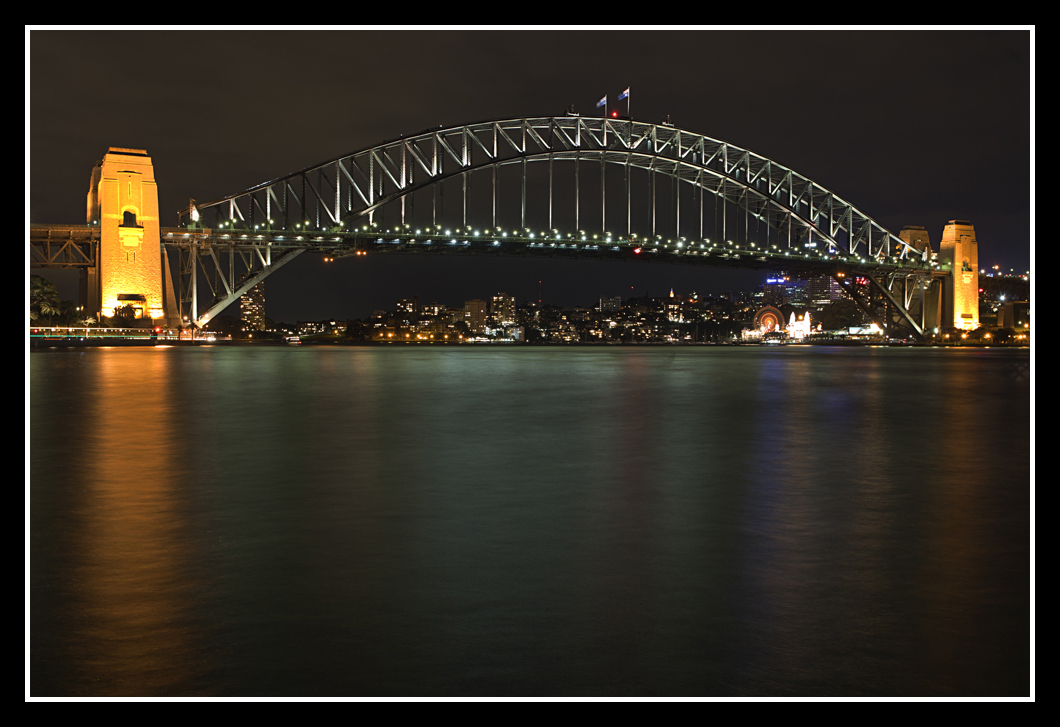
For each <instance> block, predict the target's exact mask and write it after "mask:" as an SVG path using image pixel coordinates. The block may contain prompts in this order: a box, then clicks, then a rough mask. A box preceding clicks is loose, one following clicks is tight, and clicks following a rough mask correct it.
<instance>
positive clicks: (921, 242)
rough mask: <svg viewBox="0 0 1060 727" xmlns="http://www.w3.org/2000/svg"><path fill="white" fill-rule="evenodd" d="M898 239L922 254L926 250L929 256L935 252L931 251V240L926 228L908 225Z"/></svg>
mask: <svg viewBox="0 0 1060 727" xmlns="http://www.w3.org/2000/svg"><path fill="white" fill-rule="evenodd" d="M898 237H900V238H901V239H902V240H904V241H905V242H908V243H909V244H910V245H912V246H913V247H915V248H916V249H917V250H920V251H921V252H923V251H924V250H927V251H928V254H930V253H931V252H933V251H932V249H931V238H930V237H929V236H928V231H927V228H926V227H920V226H918V225H906V226H905V227H903V228H902V231H901V232H899V233H898Z"/></svg>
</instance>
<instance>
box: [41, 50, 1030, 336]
mask: <svg viewBox="0 0 1060 727" xmlns="http://www.w3.org/2000/svg"><path fill="white" fill-rule="evenodd" d="M398 39H401V40H403V41H405V42H404V44H403V53H402V56H401V57H400V58H395V59H394V60H393V62H391V63H386V64H383V63H376V62H375V60H374V59H376V58H378V57H380V54H383V53H384V52H386V49H387V48H389V47H390V46H391V45H392V44H393V43H394V42H395V41H396V40H398ZM543 42H548V43H556V42H561V43H563V44H564V45H565V54H564V58H563V60H562V61H559V60H553V59H551V58H540V57H539V54H536V53H534V54H533V58H534V60H533V61H530V60H527V56H528V54H529V53H530V51H532V50H533V49H534V48H535V47H536V46H537V45H538V44H540V43H543ZM1030 42H1031V40H1030V33H1029V31H1021V30H997V31H966V30H954V31H946V30H941V31H940V30H920V31H907V30H898V31H892V30H886V31H882V30H881V31H877V30H845V31H585V30H574V31H439V32H425V31H412V32H397V31H338V32H324V31H295V32H278V31H276V32H261V31H253V32H240V33H226V32H216V31H215V32H209V33H197V32H190V31H150V30H148V31H51V30H33V31H27V45H28V51H27V57H28V60H27V63H28V68H27V71H28V76H29V79H28V83H27V96H28V99H27V109H28V113H29V115H30V116H29V118H30V120H31V122H30V123H27V137H28V141H27V150H28V153H29V161H28V168H27V176H28V179H27V182H28V186H29V189H30V194H29V198H28V199H27V207H28V215H27V216H28V218H29V220H30V221H31V222H64V223H70V222H78V221H80V220H81V218H82V217H83V215H84V194H85V190H86V189H87V186H88V185H87V182H88V176H89V172H90V170H91V165H92V164H94V163H95V162H96V161H98V159H99V158H100V157H102V155H103V153H104V152H105V151H106V148H107V146H108V145H127V146H136V147H140V148H145V149H146V150H147V152H148V153H149V154H150V155H151V156H152V159H153V160H154V163H155V165H156V170H157V172H156V175H157V179H158V187H159V200H160V204H159V206H160V214H161V216H162V221H163V224H175V220H176V210H177V209H178V208H179V207H182V206H185V205H186V204H187V200H188V198H190V197H195V198H196V199H198V200H200V201H202V200H209V199H214V198H216V197H219V196H223V195H225V194H230V193H232V192H236V191H239V190H240V189H244V188H246V187H248V186H251V185H253V184H256V183H258V182H262V181H265V180H267V179H272V178H275V177H277V176H280V175H282V174H286V173H288V172H291V171H294V170H296V169H300V168H303V167H306V166H309V165H312V164H314V163H318V162H320V161H323V160H324V159H327V158H332V157H334V156H336V155H337V154H341V153H346V152H348V151H350V150H352V149H357V148H363V147H365V146H369V145H372V144H375V143H378V142H380V141H382V140H384V139H391V138H395V137H397V136H400V135H404V134H409V133H416V132H418V131H420V130H422V129H424V128H427V127H432V126H438V125H439V124H459V123H465V122H469V121H476V120H482V119H486V118H503V117H512V116H519V115H524V114H542V113H544V114H556V115H560V114H562V113H564V111H565V110H566V109H567V108H568V107H570V106H571V105H572V104H573V106H574V108H575V110H576V111H578V112H580V113H581V114H582V115H585V116H593V115H598V114H599V113H600V112H599V111H597V110H596V108H595V103H596V101H597V100H598V99H599V98H600V97H601V96H603V95H604V94H605V93H606V94H608V95H609V99H617V96H618V93H619V92H620V91H622V90H623V89H625V88H627V87H628V88H630V89H631V95H633V96H636V97H637V102H636V105H633V106H632V107H631V108H632V112H633V116H634V118H636V119H643V120H648V121H656V122H657V121H661V120H662V119H663V118H664V117H667V116H669V117H670V118H671V119H672V120H673V122H674V123H675V124H676V125H677V126H679V127H681V128H686V129H689V130H692V131H696V132H700V133H704V134H707V135H710V136H712V137H714V138H719V139H723V140H726V141H730V142H732V143H734V144H738V145H742V146H744V147H746V148H748V149H751V150H753V151H755V152H758V153H761V154H764V155H766V156H768V157H770V158H773V159H775V160H777V161H778V162H779V163H782V164H785V165H787V166H789V167H791V168H792V169H795V170H797V171H799V172H800V173H803V174H806V175H807V176H808V177H810V178H812V179H814V180H816V181H818V182H820V183H821V184H823V185H825V186H826V187H828V188H830V189H833V190H834V191H835V192H836V193H837V194H840V195H842V196H843V197H844V198H846V199H849V200H850V201H852V202H853V203H854V204H857V205H858V206H859V207H860V208H861V209H863V210H864V211H865V212H866V213H868V214H869V215H871V216H873V217H874V218H875V219H876V220H877V221H879V222H880V223H881V224H883V225H884V226H885V227H887V228H888V229H890V230H891V231H892V232H895V233H897V230H899V229H901V228H902V227H903V226H905V225H922V226H924V227H926V228H927V230H928V232H929V234H930V236H931V238H932V240H934V241H936V242H935V249H936V250H937V249H938V243H937V240H939V239H940V237H941V233H942V227H943V226H944V225H945V223H946V222H947V221H948V220H950V219H955V218H962V219H969V220H971V221H972V222H973V224H974V225H975V229H976V231H977V234H978V236H979V240H980V244H981V247H982V253H981V257H982V263H983V264H984V265H986V266H992V265H994V264H999V265H1001V266H1002V267H1003V268H1008V267H1013V268H1015V269H1016V270H1017V271H1022V270H1026V269H1029V267H1030V264H1031V254H1032V249H1031V242H1030V236H1031V221H1030V220H1031V209H1030V204H1031V199H1032V198H1031V190H1030V181H1029V180H1030V150H1031V144H1032V131H1033V127H1032V121H1031V118H1030V112H1029V109H1030V101H1031V94H1032V91H1031V86H1030V80H1031V75H1030V71H1031V70H1032V69H1031V66H1030V54H1029V50H1030ZM171 43H172V44H177V43H179V44H180V47H182V48H183V52H182V53H178V54H157V55H148V53H149V51H151V50H153V49H154V48H157V47H165V46H166V45H167V44H171ZM703 46H710V48H711V53H709V54H705V55H706V56H709V57H711V58H715V57H719V58H723V59H724V58H739V59H740V65H739V71H740V72H739V73H735V72H734V70H735V69H734V66H733V65H732V64H727V63H722V64H721V66H722V68H721V70H719V69H718V64H717V63H713V62H711V63H707V62H705V61H704V57H705V55H704V54H703V53H702V51H701V48H702V47H703ZM351 47H354V48H356V51H351V50H350V48H351ZM600 47H603V48H605V49H606V48H612V47H613V48H615V49H617V50H616V55H615V58H614V62H613V63H610V64H608V68H607V70H603V69H601V68H600V67H599V66H598V64H597V63H596V62H595V58H596V54H597V53H598V52H599V48H600ZM748 47H751V48H754V49H755V52H754V53H751V54H748V53H746V52H743V51H744V50H745V49H746V48H748ZM866 48H871V49H873V51H872V52H871V53H867V52H866V51H865V49H866ZM310 49H311V51H310ZM520 49H524V50H520ZM737 51H740V53H737ZM130 53H131V54H133V55H136V56H138V57H142V58H144V60H143V62H142V63H140V64H138V66H137V67H135V68H129V67H128V64H125V63H124V62H123V59H125V58H127V57H128V55H129V54H130ZM351 53H352V55H350V54H351ZM252 57H254V58H256V57H264V58H267V59H270V60H271V59H275V61H277V63H275V64H274V65H273V66H269V65H268V64H267V63H266V64H265V65H263V66H262V67H261V68H260V69H259V68H257V67H255V66H253V65H252V64H248V63H247V62H246V61H245V60H244V59H245V58H252ZM306 57H311V58H313V59H316V60H317V61H318V62H317V63H310V64H309V65H310V68H308V69H307V68H302V67H300V66H299V65H298V64H297V63H294V64H292V63H290V62H287V61H288V60H289V59H293V58H306ZM361 57H363V59H364V60H363V62H362V63H360V64H357V63H348V62H344V61H347V60H349V59H351V58H352V59H354V60H355V59H357V58H361ZM792 58H796V59H799V60H801V61H803V62H804V64H805V66H806V67H807V68H808V69H810V70H811V71H812V70H813V69H818V70H819V71H820V76H821V77H822V79H823V78H828V79H829V80H828V81H827V82H825V81H823V80H822V82H821V83H820V84H819V85H815V84H814V82H812V81H811V82H809V83H808V82H806V81H805V75H806V74H802V73H800V74H797V75H793V76H791V77H790V78H785V77H784V76H783V74H779V75H778V72H777V70H776V69H777V68H778V67H782V65H778V64H781V61H786V60H787V61H790V59H792ZM75 59H76V60H75ZM206 59H209V60H206ZM427 59H430V63H427V62H426V61H427ZM496 59H500V60H501V62H496ZM797 65H798V64H797ZM827 65H831V68H829V73H827V74H825V73H824V68H825V67H826V66H827ZM571 67H579V68H581V69H582V70H583V72H582V73H580V74H572V73H570V68H571ZM675 68H676V69H677V70H673V69H675ZM325 70H326V72H325ZM329 73H331V74H334V75H333V76H330V77H329V75H328V74H329ZM228 75H231V76H233V77H239V78H240V79H242V81H243V84H244V85H242V86H241V87H240V88H239V89H238V92H233V91H231V90H229V89H228V88H227V87H228V84H227V83H226V82H225V81H224V80H223V79H224V78H225V77H228ZM809 75H810V76H811V77H813V76H814V74H813V73H810V74H809ZM93 78H94V79H107V78H119V79H120V82H119V83H118V84H116V86H115V88H121V87H124V88H127V89H130V90H132V89H135V90H136V93H135V97H136V99H137V103H138V104H140V105H141V106H142V109H141V110H142V111H143V112H144V113H139V112H137V113H135V114H130V113H128V108H127V107H124V108H125V110H124V111H123V110H122V109H123V107H122V105H121V104H118V103H114V102H113V101H114V99H116V98H117V96H116V95H115V94H117V91H114V92H103V91H98V90H96V89H98V88H99V87H100V85H102V87H104V88H106V87H108V85H107V84H105V83H104V84H99V83H97V82H90V81H91V79H93ZM214 78H216V79H217V83H216V84H211V83H210V79H214ZM188 79H195V80H194V81H189V80H188ZM454 79H460V81H459V83H454ZM212 85H216V88H212ZM295 88H297V90H292V89H295ZM484 88H485V89H489V90H488V91H486V92H482V91H481V90H480V89H484ZM292 96H297V97H298V98H299V99H302V98H304V99H305V105H304V106H302V105H301V104H297V103H296V104H279V105H278V106H277V105H269V106H268V111H267V112H266V113H258V112H251V111H245V110H246V109H250V108H253V107H254V106H255V105H256V99H258V98H262V99H268V98H271V97H277V98H281V99H283V98H291V97H292ZM71 101H72V102H74V103H75V105H78V107H79V108H83V109H85V112H84V113H83V114H80V115H73V116H71V115H70V114H62V113H59V112H58V109H59V108H60V105H61V104H62V105H65V104H69V103H70V102H71ZM321 101H325V102H326V103H325V108H326V109H327V111H326V112H323V113H321V112H319V110H318V108H319V104H320V102H321ZM719 101H720V102H719ZM195 106H198V107H201V108H206V109H209V111H207V112H203V113H194V112H189V113H184V112H183V111H182V110H181V109H184V108H189V109H190V108H192V107H195ZM609 108H611V109H614V108H615V105H614V103H613V101H612V102H609ZM618 108H619V109H620V110H621V109H622V107H621V106H619V107H618ZM982 139H989V140H990V144H987V145H984V144H982V143H981V140H982ZM261 149H267V150H268V151H267V153H264V154H262V153H261ZM970 149H974V150H975V151H974V153H972V152H970V151H969V150H970ZM167 215H172V218H173V221H172V222H167V221H166V220H167ZM54 277H61V276H54ZM761 277H762V275H761V273H759V272H752V271H746V272H745V271H728V270H716V269H686V268H682V267H678V266H662V265H660V266H655V265H619V264H614V263H612V264H609V265H605V264H602V263H597V262H592V261H553V260H515V259H467V258H447V257H431V258H428V259H414V258H410V257H406V256H381V255H379V256H368V257H367V258H359V259H357V258H346V259H340V260H337V261H334V262H331V263H325V262H324V261H323V260H322V258H321V257H320V256H316V255H307V256H303V258H302V259H299V260H296V261H294V262H293V263H292V264H291V265H290V266H289V267H288V268H287V269H285V270H283V271H281V272H279V273H277V274H276V275H274V276H272V277H270V279H269V290H270V295H269V299H268V304H267V310H266V314H267V315H269V316H270V317H272V318H274V319H275V320H280V319H313V318H324V317H328V316H340V317H346V318H359V317H363V316H365V315H367V314H368V313H370V312H371V310H373V309H376V308H378V307H380V305H381V304H388V303H389V301H392V300H394V299H397V298H400V297H402V295H401V293H400V291H409V290H415V291H417V292H418V294H420V295H421V296H423V299H433V300H440V301H453V302H455V301H456V299H457V298H459V297H461V296H466V295H467V294H468V292H470V291H471V290H473V289H474V287H475V284H476V281H487V280H488V281H491V282H490V283H489V284H488V285H485V286H484V287H483V289H482V291H481V293H480V295H482V296H485V295H489V294H492V292H494V291H493V290H491V289H492V288H496V289H503V290H507V291H509V292H510V293H512V294H513V295H515V296H516V297H517V298H519V299H523V300H527V299H536V298H538V297H541V298H542V299H546V300H552V301H555V302H556V304H559V305H575V304H579V303H581V304H589V303H591V301H592V300H593V299H594V298H595V297H599V296H603V295H622V296H623V297H628V296H630V295H643V294H644V292H645V291H649V292H653V293H654V292H655V291H662V290H669V289H670V288H671V287H674V288H678V289H686V290H692V289H697V290H703V291H706V292H711V291H717V290H724V289H740V288H747V287H750V286H752V285H754V284H755V283H754V281H756V280H758V279H760V278H761ZM480 287H482V286H480ZM458 291H459V292H458ZM582 291H586V292H587V294H588V295H587V297H586V299H585V300H584V301H582V300H579V299H578V296H579V295H583V293H582ZM583 297H585V296H583ZM228 313H231V311H228Z"/></svg>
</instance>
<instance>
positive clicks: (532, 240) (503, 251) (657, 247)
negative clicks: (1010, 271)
mask: <svg viewBox="0 0 1060 727" xmlns="http://www.w3.org/2000/svg"><path fill="white" fill-rule="evenodd" d="M162 240H163V242H164V243H165V244H166V245H167V247H173V248H182V247H183V248H189V247H198V248H200V249H204V250H205V249H210V248H219V249H228V248H235V249H237V250H238V249H241V248H242V249H247V250H251V249H254V248H258V249H260V248H262V247H268V248H271V249H272V250H273V251H281V250H285V249H302V250H307V251H313V252H318V253H321V254H324V255H327V256H329V257H333V258H339V257H350V256H355V255H363V254H379V253H388V254H395V253H397V254H423V255H428V254H457V255H459V254H464V255H498V256H519V257H553V258H580V259H593V260H625V261H640V262H658V263H669V264H686V265H688V264H691V265H710V266H716V267H738V268H759V269H770V270H780V269H783V270H787V271H791V272H799V271H805V272H807V273H812V274H814V275H822V274H827V273H829V272H831V271H843V272H846V273H848V274H871V275H879V274H883V273H900V274H906V275H914V276H921V277H936V276H940V275H945V274H946V273H944V272H943V271H941V270H939V268H938V266H937V264H934V263H924V262H921V261H920V260H914V259H910V258H901V257H899V256H893V257H887V258H880V259H877V258H863V257H851V256H844V255H840V254H836V253H828V252H821V251H817V250H806V251H805V252H803V253H801V254H800V253H792V252H791V251H790V250H789V251H785V250H781V249H778V248H776V247H758V246H757V245H755V244H753V243H751V244H744V245H737V244H736V243H726V244H725V245H717V244H711V243H709V242H705V241H699V242H697V241H689V240H676V241H674V240H662V239H656V240H643V239H639V238H637V237H636V236H633V237H626V236H616V235H599V234H597V235H593V236H590V235H579V236H577V237H575V236H573V235H564V234H563V233H553V234H552V235H547V234H541V233H526V232H524V233H522V234H519V233H513V232H505V233H502V234H487V233H486V232H483V231H478V232H475V231H464V232H456V231H453V230H436V231H413V230H404V231H396V230H387V231H371V230H362V231H357V232H344V231H339V232H332V231H328V232H305V233H296V234H292V233H291V232H290V231H287V230H269V231H265V230H262V231H258V232H241V231H232V232H223V231H219V230H208V229H203V230H189V229H185V228H165V229H163V230H162Z"/></svg>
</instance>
